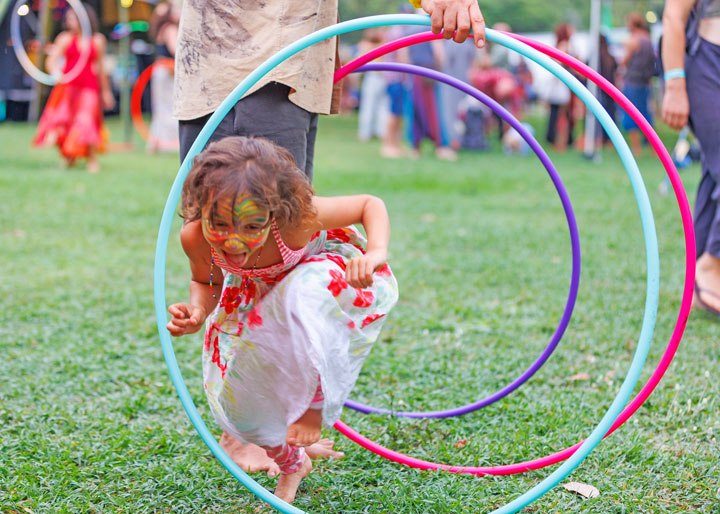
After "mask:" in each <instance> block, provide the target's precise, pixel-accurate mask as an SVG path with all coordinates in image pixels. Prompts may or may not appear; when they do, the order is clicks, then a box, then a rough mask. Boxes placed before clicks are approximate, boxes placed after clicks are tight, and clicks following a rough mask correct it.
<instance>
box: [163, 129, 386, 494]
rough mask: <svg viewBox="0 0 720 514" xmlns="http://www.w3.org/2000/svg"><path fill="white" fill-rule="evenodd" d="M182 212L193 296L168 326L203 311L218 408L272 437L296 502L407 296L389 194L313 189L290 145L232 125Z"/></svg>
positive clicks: (234, 426)
mask: <svg viewBox="0 0 720 514" xmlns="http://www.w3.org/2000/svg"><path fill="white" fill-rule="evenodd" d="M182 215H183V218H184V220H185V223H184V225H183V228H182V230H181V232H180V239H181V243H182V246H183V249H184V250H185V253H186V254H187V256H188V258H189V260H190V269H191V272H192V280H191V282H190V300H189V303H178V304H173V305H171V306H170V307H169V308H168V310H169V312H170V314H171V315H172V319H171V320H170V322H169V323H168V325H167V328H168V330H169V331H170V333H171V334H172V335H173V336H181V335H183V334H189V333H193V332H197V331H198V330H199V329H200V328H201V327H202V325H203V323H205V322H206V321H207V323H206V332H205V344H204V351H203V377H204V383H205V392H206V394H207V397H208V400H209V403H210V407H211V410H212V413H213V416H214V417H215V420H216V421H217V422H218V424H219V425H220V426H221V427H222V428H223V430H225V431H226V432H227V433H229V434H230V435H231V436H232V437H234V438H235V439H237V440H239V441H241V442H242V443H253V444H256V445H258V446H261V447H263V448H264V449H265V451H266V452H267V454H268V455H269V456H270V457H271V458H272V459H273V460H274V461H275V462H276V463H277V465H278V467H279V470H280V473H281V474H280V478H279V480H278V484H277V488H276V490H275V494H276V495H277V496H278V497H280V498H281V499H283V500H285V501H286V502H292V501H293V500H294V498H295V494H296V492H297V488H298V486H299V484H300V481H301V480H302V479H303V478H304V477H305V476H307V475H308V473H309V472H310V470H311V467H312V465H311V463H310V459H309V458H307V457H306V455H305V447H308V446H310V445H313V444H314V443H317V441H318V440H319V439H320V432H321V423H322V422H324V423H325V424H326V425H332V424H333V423H334V422H335V421H336V420H337V419H338V418H339V416H340V413H341V411H342V406H343V403H344V402H345V400H346V399H347V397H348V395H349V394H350V391H351V389H352V388H353V386H354V384H355V381H356V380H357V377H358V374H359V373H360V369H361V367H362V363H363V361H364V360H365V357H366V356H367V355H368V353H369V351H370V348H371V347H372V344H373V343H374V342H375V340H376V339H377V337H378V335H379V332H380V329H381V327H382V325H383V323H384V321H385V316H386V314H387V313H388V312H389V310H390V309H391V308H392V307H393V305H394V304H395V302H396V301H397V296H398V290H397V282H396V281H395V278H394V276H393V275H392V273H391V271H390V268H389V266H388V265H387V262H386V260H387V250H388V244H389V240H390V222H389V218H388V214H387V211H386V209H385V204H384V203H383V202H382V200H380V199H379V198H375V197H372V196H369V195H355V196H345V197H318V196H314V194H313V191H312V188H311V186H310V184H309V183H308V181H307V179H306V177H305V175H304V174H303V172H302V171H300V170H299V169H298V168H297V167H296V166H295V163H294V161H293V159H292V156H291V155H290V153H289V152H288V151H286V150H285V149H283V148H280V147H278V146H276V145H275V144H273V143H271V142H270V141H268V140H265V139H261V138H245V137H239V136H232V137H227V138H224V139H222V140H220V141H217V142H215V143H212V144H210V145H209V146H208V147H207V149H206V150H205V151H203V152H202V153H201V154H199V155H198V156H197V157H196V159H195V163H194V165H193V168H192V169H191V170H190V173H189V175H188V177H187V180H186V181H185V186H184V188H183V194H182ZM355 223H362V224H363V226H364V228H365V231H366V233H367V243H366V241H365V239H364V238H363V237H362V236H361V235H360V233H359V232H358V231H357V230H356V229H354V228H353V227H351V225H353V224H355Z"/></svg>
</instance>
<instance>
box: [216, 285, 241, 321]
mask: <svg viewBox="0 0 720 514" xmlns="http://www.w3.org/2000/svg"><path fill="white" fill-rule="evenodd" d="M239 296H240V288H239V287H226V288H225V289H224V290H223V294H222V298H220V308H222V309H225V314H230V313H231V312H232V311H233V310H235V308H236V307H237V306H238V304H239V303H240V298H239Z"/></svg>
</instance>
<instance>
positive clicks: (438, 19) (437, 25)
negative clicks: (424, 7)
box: [426, 5, 445, 34]
mask: <svg viewBox="0 0 720 514" xmlns="http://www.w3.org/2000/svg"><path fill="white" fill-rule="evenodd" d="M431 9H432V12H430V11H426V12H427V13H428V14H429V15H430V30H432V33H433V34H440V31H441V30H442V28H443V22H444V16H445V12H444V11H443V10H442V9H440V8H438V7H437V5H434V6H433V7H432V8H431Z"/></svg>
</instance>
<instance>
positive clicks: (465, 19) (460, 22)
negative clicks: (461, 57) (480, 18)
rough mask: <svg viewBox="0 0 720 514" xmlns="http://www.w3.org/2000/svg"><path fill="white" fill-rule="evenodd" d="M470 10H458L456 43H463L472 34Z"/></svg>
mask: <svg viewBox="0 0 720 514" xmlns="http://www.w3.org/2000/svg"><path fill="white" fill-rule="evenodd" d="M470 28H471V26H470V12H469V11H467V10H465V9H459V10H458V12H457V31H456V32H455V37H454V38H453V40H454V41H455V42H456V43H462V42H463V41H465V40H466V39H467V37H468V34H470Z"/></svg>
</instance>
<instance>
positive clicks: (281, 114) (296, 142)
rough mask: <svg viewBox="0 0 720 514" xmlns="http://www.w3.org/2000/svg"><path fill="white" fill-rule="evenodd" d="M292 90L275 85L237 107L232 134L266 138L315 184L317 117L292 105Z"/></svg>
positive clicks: (274, 83)
mask: <svg viewBox="0 0 720 514" xmlns="http://www.w3.org/2000/svg"><path fill="white" fill-rule="evenodd" d="M289 91H290V88H289V87H288V86H285V85H283V84H278V83H276V82H273V83H270V84H268V85H266V86H265V87H263V88H261V89H260V90H258V91H256V92H255V93H253V94H252V95H250V96H248V97H246V98H243V99H242V100H240V101H239V102H238V103H237V104H236V105H235V108H234V113H235V114H234V116H235V119H234V127H233V132H234V133H235V134H237V135H240V136H257V137H264V138H267V139H269V140H270V141H272V142H273V143H275V144H277V145H279V146H282V147H283V148H285V149H287V150H288V151H289V152H290V153H291V154H292V156H293V157H294V158H295V163H296V164H297V166H298V168H300V169H301V170H303V171H304V172H305V175H307V177H308V180H310V181H312V170H313V157H314V149H315V135H316V133H317V121H318V115H317V114H314V113H310V112H308V111H306V110H305V109H303V108H301V107H298V106H297V105H295V104H294V103H292V102H291V101H290V100H289V99H288V93H289Z"/></svg>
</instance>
